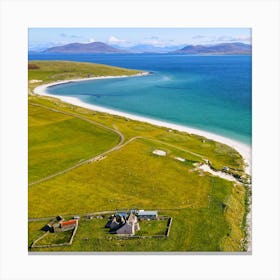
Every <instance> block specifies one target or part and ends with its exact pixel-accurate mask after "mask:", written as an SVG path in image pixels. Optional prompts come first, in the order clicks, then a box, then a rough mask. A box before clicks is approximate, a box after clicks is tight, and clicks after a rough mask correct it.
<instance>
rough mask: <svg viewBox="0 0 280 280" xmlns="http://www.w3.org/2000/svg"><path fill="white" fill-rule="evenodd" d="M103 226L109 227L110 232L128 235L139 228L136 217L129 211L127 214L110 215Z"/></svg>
mask: <svg viewBox="0 0 280 280" xmlns="http://www.w3.org/2000/svg"><path fill="white" fill-rule="evenodd" d="M125 214H126V213H125ZM105 228H110V230H109V232H110V233H116V234H129V235H134V234H135V231H137V230H139V229H140V227H139V223H138V220H137V217H136V216H135V215H134V214H133V213H130V214H129V216H127V215H118V214H115V215H112V216H111V217H110V218H109V220H108V222H107V223H106V225H105Z"/></svg>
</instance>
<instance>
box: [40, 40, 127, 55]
mask: <svg viewBox="0 0 280 280" xmlns="http://www.w3.org/2000/svg"><path fill="white" fill-rule="evenodd" d="M44 52H45V53H125V52H126V51H125V50H121V49H117V48H114V47H112V46H109V45H107V44H105V43H102V42H93V43H88V44H81V43H72V44H67V45H64V46H59V47H52V48H49V49H46V50H45V51H44Z"/></svg>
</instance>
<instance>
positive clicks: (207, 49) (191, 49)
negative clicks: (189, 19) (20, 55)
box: [43, 42, 252, 55]
mask: <svg viewBox="0 0 280 280" xmlns="http://www.w3.org/2000/svg"><path fill="white" fill-rule="evenodd" d="M43 52H44V53H175V54H189V55H193V54H195V55H205V54H208V55H209V54H210V55H211V54H213V55H217V54H225V55H231V54H251V52H252V46H251V45H248V44H244V43H223V44H216V45H187V46H167V47H157V46H153V45H145V44H143V45H136V46H133V47H128V48H123V47H120V46H116V45H115V46H110V45H107V44H105V43H102V42H93V43H88V44H82V43H71V44H67V45H64V46H57V47H51V48H48V49H46V50H44V51H43Z"/></svg>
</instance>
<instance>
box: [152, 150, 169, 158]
mask: <svg viewBox="0 0 280 280" xmlns="http://www.w3.org/2000/svg"><path fill="white" fill-rule="evenodd" d="M153 154H154V155H157V156H161V157H165V156H166V152H165V151H162V150H154V151H153Z"/></svg>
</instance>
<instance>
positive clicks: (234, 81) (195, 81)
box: [29, 54, 252, 144]
mask: <svg viewBox="0 0 280 280" xmlns="http://www.w3.org/2000/svg"><path fill="white" fill-rule="evenodd" d="M35 59H46V60H73V61H87V62H96V63H104V64H108V65H113V66H120V67H127V68H133V69H141V70H146V71H152V72H153V73H152V74H151V75H149V76H143V77H131V78H120V79H106V80H95V81H83V82H75V83H69V84H63V85H57V86H54V87H51V88H49V89H48V92H49V93H51V94H54V95H66V96H72V97H77V98H79V99H80V100H82V101H84V102H87V103H90V104H95V105H99V106H103V107H106V108H110V109H116V110H119V111H124V112H128V113H132V114H136V115H140V116H145V117H149V118H153V119H157V120H163V121H168V122H172V123H175V124H180V125H186V126H191V127H194V128H198V129H202V130H206V131H209V132H213V133H216V134H219V135H222V136H226V137H228V138H232V139H235V140H238V141H240V142H243V143H246V144H250V143H251V138H252V137H251V136H252V128H251V123H252V79H251V72H252V70H251V69H252V67H251V66H252V60H251V56H187V55H175V54H98V55H92V54H90V55H89V54H74V55H71V54H63V55H61V54H30V55H29V60H35Z"/></svg>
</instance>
